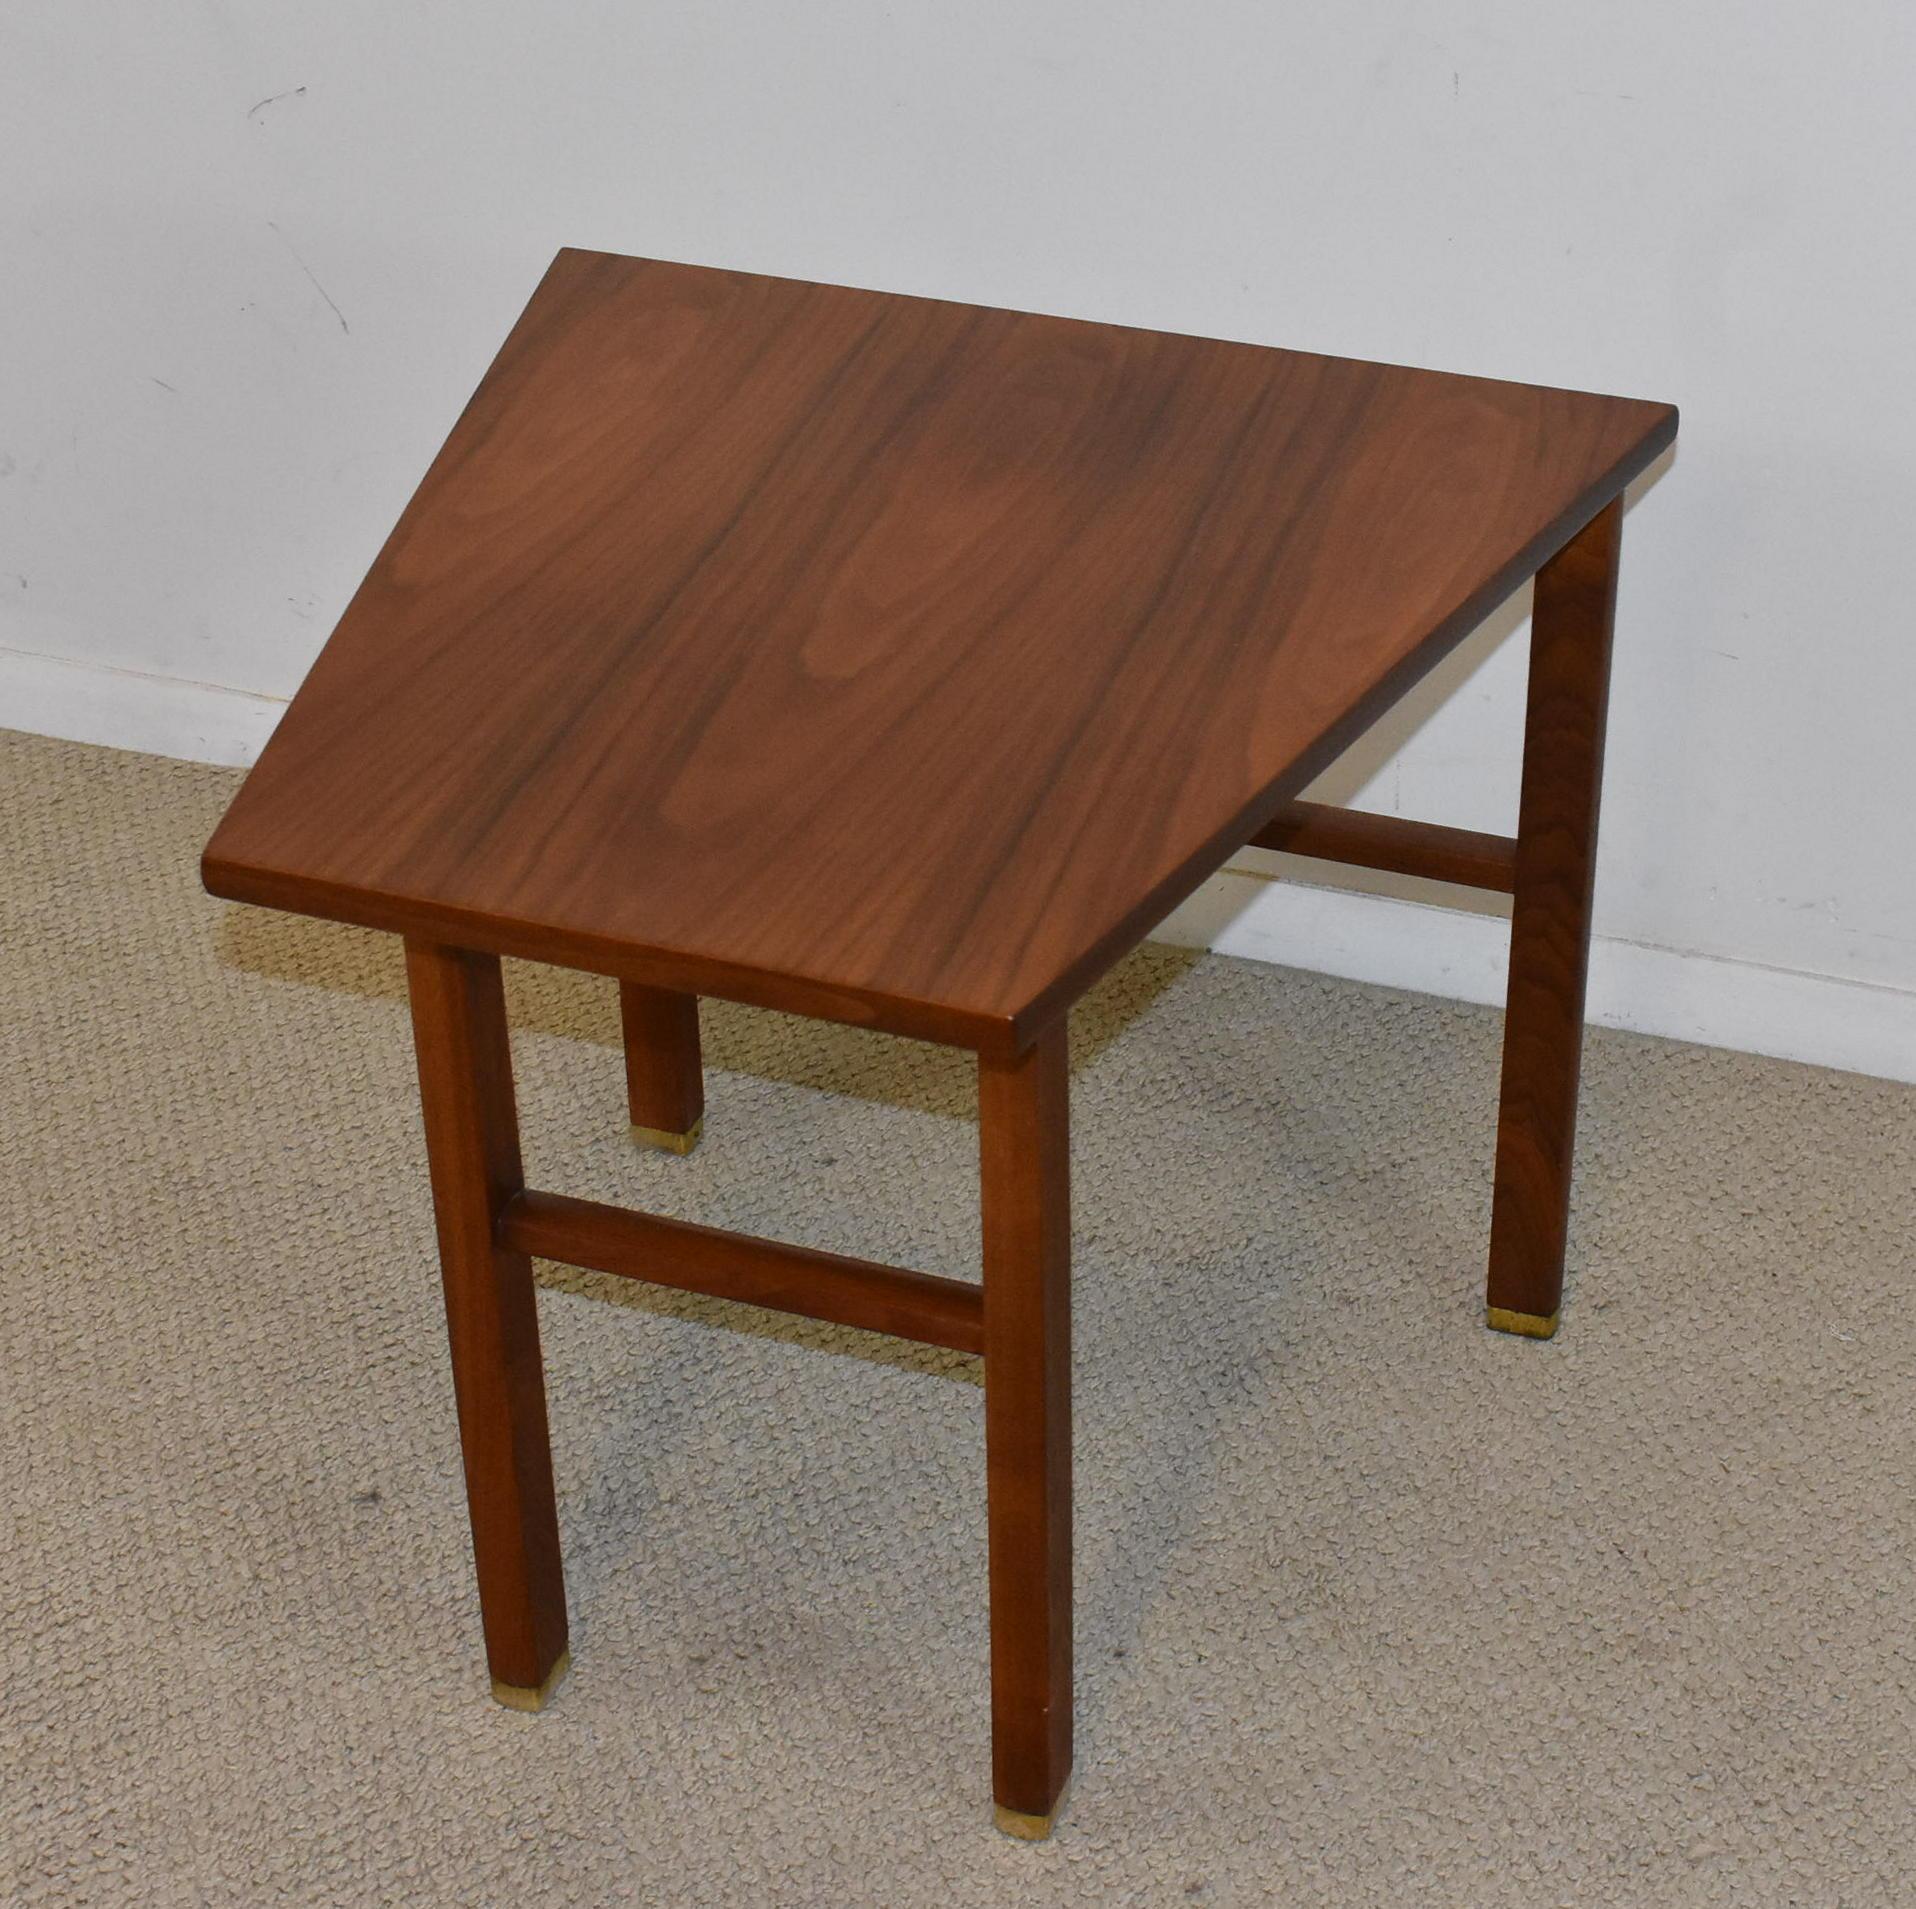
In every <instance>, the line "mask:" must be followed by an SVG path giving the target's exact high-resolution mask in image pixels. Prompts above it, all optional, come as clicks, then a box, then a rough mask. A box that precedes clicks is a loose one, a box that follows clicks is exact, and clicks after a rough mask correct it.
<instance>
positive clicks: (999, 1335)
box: [978, 1023, 1071, 1837]
mask: <svg viewBox="0 0 1916 1909" xmlns="http://www.w3.org/2000/svg"><path fill="white" fill-rule="evenodd" d="M1065 1054H1066V1042H1065V1029H1064V1026H1063V1024H1062V1023H1060V1024H1059V1025H1057V1026H1055V1027H1054V1028H1053V1029H1052V1030H1051V1031H1050V1032H1049V1033H1047V1034H1045V1035H1044V1036H1042V1037H1041V1038H1040V1039H1039V1041H1038V1042H1037V1043H1036V1045H1034V1046H1033V1047H1031V1048H1030V1049H1028V1050H1027V1051H1026V1052H1025V1053H1024V1054H1022V1055H1020V1056H1019V1057H1018V1058H1017V1059H1015V1060H1011V1061H994V1060H981V1061H980V1064H979V1107H978V1111H979V1133H980V1155H981V1165H982V1192H983V1200H984V1307H985V1467H986V1475H987V1492H988V1498H989V1522H990V1543H991V1762H992V1786H993V1793H994V1795H995V1797H996V1800H997V1806H998V1816H997V1820H998V1826H999V1828H1000V1829H1003V1830H1005V1831H1006V1832H1007V1833H1008V1834H1010V1835H1014V1836H1022V1837H1041V1836H1047V1835H1049V1834H1050V1831H1051V1823H1052V1819H1053V1816H1054V1814H1055V1812H1056V1810H1057V1807H1058V1800H1059V1798H1060V1796H1061V1795H1062V1794H1063V1792H1064V1786H1065V1779H1066V1778H1067V1777H1068V1776H1069V1775H1070V1773H1071V1177H1070V1110H1069V1088H1068V1082H1067V1072H1066V1060H1065Z"/></svg>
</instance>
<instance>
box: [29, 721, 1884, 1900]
mask: <svg viewBox="0 0 1916 1909" xmlns="http://www.w3.org/2000/svg"><path fill="white" fill-rule="evenodd" d="M235 781H236V777H235V776H234V775H233V774H232V773H231V772H228V771H223V770H216V769H205V768H198V767H192V766H187V765H183V764H177V763H169V762H162V761H158V760H154V759H150V758H146V757H140V756H133V755H126V754H118V753H114V752H110V751H105V750H97V749H87V748H81V747H77V746H74V745H70V744H62V743H54V742H48V741H44V740H39V739H35V738H29V737H24V736H19V737H15V736H8V737H5V738H0V938H3V941H4V960H0V1096H3V1098H0V1149H3V1150H4V1151H3V1152H0V1160H4V1177H3V1178H0V1295H3V1305H0V1312H3V1313H4V1318H5V1322H6V1330H5V1333H4V1338H3V1340H0V1518H3V1519H4V1531H0V1680H3V1689H0V1901H4V1902H5V1903H7V1904H10V1905H22V1906H25V1905H42V1904H61V1905H67V1904H119V1903H137V1904H142V1905H172V1904H181V1905H186V1904H193V1905H199V1904H221V1905H223V1904H235V1905H239V1904H244V1905H255V1904H263V1903H313V1904H361V1903H392V1904H406V1905H416V1904H459V1905H491V1904H501V1905H503V1904H514V1905H517V1904H584V1905H597V1904H607V1903H622V1902H632V1903H658V1904H674V1905H676V1904H705V1903H725V1904H751V1905H759V1904H766V1905H785V1904H812V1903H819V1904H867V1903H869V1904H883V1905H906V1904H937V1905H965V1904H992V1905H999V1904H1024V1903H1032V1904H1067V1903H1070V1904H1076V1903H1095V1904H1134V1903H1135V1904H1159V1903H1171V1904H1180V1903H1200V1904H1263V1903H1281V1904H1285V1905H1313V1904H1337V1905H1344V1904H1379V1903H1389V1904H1393V1905H1396V1904H1426V1903H1428V1904H1463V1905H1473V1906H1474V1909H1493V1906H1495V1905H1504V1904H1511V1905H1518V1904H1521V1905H1524V1909H1537V1906H1538V1905H1550V1904H1574V1905H1578V1909H1587V1905H1593V1904H1611V1903H1615V1904H1629V1905H1633V1909H1645V1906H1647V1905H1659V1904H1681V1905H1686V1906H1698V1905H1712V1904H1726V1905H1729V1904H1734V1905H1739V1906H1744V1905H1749V1904H1753V1903H1760V1904H1786V1903H1802V1904H1817V1905H1831V1904H1839V1903H1840V1904H1848V1905H1866V1904H1869V1905H1873V1904H1900V1903H1907V1902H1909V1901H1911V1900H1912V1899H1916V1782H1913V1781H1912V1777H1911V1759H1912V1746H1913V1745H1916V1652H1913V1651H1912V1647H1911V1635H1912V1618H1911V1609H1912V1598H1913V1593H1916V1584H1913V1583H1912V1568H1911V1566H1912V1540H1913V1539H1916V1497H1913V1496H1912V1493H1911V1490H1910V1479H1911V1476H1912V1474H1913V1473H1916V1423H1913V1420H1916V1384H1913V1383H1912V1379H1913V1378H1916V1311H1913V1310H1912V1309H1911V1308H1910V1307H1909V1305H1908V1304H1907V1300H1908V1296H1909V1288H1910V1286H1911V1283H1912V1240H1913V1239H1916V1095H1912V1093H1911V1091H1910V1090H1909V1089H1907V1088H1902V1087H1897V1086H1892V1085H1888V1084H1885V1083H1882V1082H1878V1081H1872V1080H1866V1079H1860V1078H1855V1077H1851V1076H1844V1075H1838V1074H1830V1073H1822V1072H1818V1071H1815V1070H1813V1069H1809V1068H1803V1067H1795V1066H1788V1065H1784V1064H1781V1063H1777V1062H1771V1061H1762V1060H1755V1059H1750V1058H1747V1057H1742V1056H1737V1055H1732V1054H1723V1053H1713V1052H1707V1051H1704V1050H1701V1049H1695V1048H1687V1047H1682V1046H1676V1045H1672V1044H1668V1043H1663V1042H1657V1041H1651V1040H1645V1039H1639V1038H1635V1037H1630V1036H1623V1035H1617V1034H1609V1033H1596V1034H1594V1035H1593V1036H1592V1037H1591V1040H1590V1043H1589V1058H1588V1068H1587V1074H1586V1088H1585V1101H1584V1144H1583V1149H1582V1155H1581V1160H1580V1183H1579V1192H1578V1201H1577V1212H1576V1222H1575V1228H1574V1235H1573V1242H1572V1264H1573V1267H1574V1269H1575V1270H1574V1272H1573V1276H1572V1284H1571V1288H1570V1292H1569V1296H1568V1301H1567V1304H1566V1308H1565V1314H1564V1329H1563V1333H1562V1335H1561V1337H1560V1338H1559V1339H1558V1340H1557V1341H1556V1342H1555V1343H1553V1344H1550V1345H1538V1344H1533V1343H1527V1342H1522V1341H1517V1340H1513V1339H1508V1338H1503V1337H1499V1336H1496V1335H1493V1334H1490V1333H1487V1332H1486V1331H1484V1330H1483V1328H1482V1326H1481V1325H1480V1324H1479V1308H1480V1304H1481V1295H1480V1281H1481V1270H1482V1262H1483V1255H1484V1243H1485V1234H1486V1225H1487V1218H1488V1209H1489V1171H1490V1159H1491V1140H1492V1131H1493V1107H1494V1096H1495V1088H1496V1068H1497V1053H1498V1039H1499V1031H1500V1024H1499V1019H1498V1017H1497V1016H1496V1015H1495V1014H1492V1013H1488V1012H1483V1011H1479V1010H1475V1009H1468V1008H1460V1007H1454V1006H1449V1005H1445V1004H1442V1003H1438V1002H1433V1001H1429V1000H1421V999H1415V998H1411V997H1408V996H1400V995H1394V994H1389V993H1385V992H1382V991H1379V990H1375V989H1367V988H1363V987H1358V986H1353V985H1349V984H1345V983H1332V982H1328V981H1325V980H1321V979H1317V978H1314V977H1312V976H1309V975H1305V974H1300V973H1293V972H1288V971H1285V970H1281V969H1273V968H1269V967H1263V966H1256V965H1252V964H1249V963H1244V962H1238V961H1231V960H1225V959H1221V958H1216V957H1204V958H1201V959H1200V958H1193V957H1190V956H1188V955H1184V954H1180V953H1175V952H1170V951H1165V950H1155V949H1147V950H1146V951H1144V952H1142V953H1140V954H1139V955H1137V956H1136V957H1135V958H1133V959H1132V960H1130V961H1129V962H1127V963H1125V964H1124V965H1123V966H1122V967H1121V968H1120V969H1119V970H1118V971H1117V972H1116V973H1115V974H1114V975H1112V976H1111V977H1110V979H1109V980H1108V981H1107V983H1106V984H1105V985H1104V986H1103V987H1102V988H1101V989H1100V990H1099V991H1098V992H1097V994H1096V996H1095V997H1094V998H1093V999H1092V1000H1091V1001H1090V1002H1088V1003H1087V1004H1086V1005H1085V1006H1084V1007H1083V1009H1082V1010H1081V1011H1080V1012H1079V1014H1078V1015H1077V1016H1076V1017H1075V1021H1074V1026H1073V1062H1074V1076H1073V1089H1074V1095H1075V1112H1076V1123H1075V1133H1074V1171H1075V1176H1076V1179H1075V1184H1076V1255H1077V1257H1076V1306H1077V1311H1076V1321H1077V1352H1076V1378H1077V1462H1078V1474H1077V1476H1078V1506H1079V1509H1078V1524H1077V1531H1078V1541H1077V1555H1078V1574H1077V1584H1078V1617H1077V1639H1078V1657H1079V1676H1078V1717H1079V1749H1078V1759H1077V1773H1076V1776H1075V1778H1074V1781H1073V1784H1072V1789H1071V1794H1070V1798H1069V1801H1068V1807H1067V1812H1066V1814H1065V1816H1064V1818H1063V1820H1062V1822H1061V1824H1060V1827H1059V1830H1058V1833H1057V1835H1056V1837H1055V1838H1054V1839H1053V1841H1052V1842H1050V1843H1049V1844H1047V1845H1043V1846H1025V1845H1019V1844H1014V1843H1011V1842H1008V1841H1006V1840H1005V1839H1003V1838H1001V1837H999V1836H998V1835H997V1834H996V1833H995V1832H994V1831H993V1829H992V1827H991V1815H990V1808H989V1760H988V1752H987V1740H986V1726H987V1715H986V1682H985V1571H984V1556H985V1553H984V1477H983V1467H982V1455H981V1449H982V1448H981V1437H982V1416H983V1415H982V1392H981V1386H980V1368H979V1366H978V1364H977V1362H976V1361H973V1360H970V1359H967V1358H963V1357H960V1356H957V1355H951V1354H942V1353H936V1352H929V1351H921V1350H917V1349H913V1348H911V1347H908V1346H902V1345H899V1344H896V1343H893V1342H889V1341H885V1340H881V1339H878V1338H874V1337H869V1336H866V1335H861V1334H857V1333H852V1332H847V1331H839V1330H834V1329H828V1328H824V1327H815V1326H811V1325H808V1324H805V1323H802V1322H796V1321H790V1320H786V1319H783V1318H780V1317H777V1316H775V1315H770V1314H766V1313H759V1312H752V1311H747V1310H744V1309H740V1308H734V1307H727V1306H724V1305H720V1304H717V1303H713V1302H705V1301H700V1300H697V1299H691V1298H682V1297H677V1296H673V1295H669V1294H665V1293H663V1292H656V1291H653V1290H650V1289H642V1288H638V1287H634V1286H630V1285H626V1284H623V1283H621V1282H617V1281H614V1280H611V1279H602V1278H598V1277H594V1276H589V1275H582V1274H576V1273H570V1272H565V1271H561V1270H558V1269H553V1268H541V1272H540V1278H541V1300H540V1305H541V1318H542V1323H543V1328H544V1333H545V1347H546V1361H547V1370H548V1375H549V1379H548V1382H549V1386H550V1394H551V1413H552V1424H553V1437H554V1444H555V1450H556V1462H557V1469H558V1480H559V1497H560V1508H561V1518H562V1523H563V1527H564V1532H565V1539H566V1545H567V1568H568V1579H569V1588H570V1600H571V1610H572V1625H573V1649H574V1667H573V1671H572V1674H571V1677H570V1679H569V1680H568V1681H567V1683H566V1684H565V1685H564V1686H563V1688H562V1690H561V1692H560V1694H559V1696H558V1698H557V1700H556V1701H555V1703H554V1704H553V1706H552V1707H551V1708H550V1709H549V1710H548V1711H547V1712H545V1713H544V1714H543V1715H542V1716H538V1717H527V1716H521V1715H517V1714H514V1713H512V1712H510V1711H507V1710H503V1709H501V1708H499V1707H498V1706H496V1705H495V1704H493V1703H492V1702H491V1701H489V1699H488V1697H487V1694H486V1675H485V1669H484V1662H483V1657H482V1654H481V1650H480V1642H479V1625H478V1608H477V1602H476V1597H475V1593H474V1588H473V1581H472V1573H471V1566H470V1559H469V1553H468V1549H467V1539H466V1530H465V1511H464V1505H463V1500H462V1493H461V1482H460V1470H459V1453H458V1445H457V1439H456V1432H455V1426H454V1419H453V1404H452V1392H451V1385H450V1381H449V1377H448V1372H447V1365H446V1357H445V1348H444V1339H443V1327H442V1322H441V1316H440V1311H439V1297H438V1291H437V1277H436V1271H435V1263H434V1257H433V1246H432V1227H431V1216H430V1211H429V1207H428V1200H427V1189H426V1178H425V1173H424V1170H423V1164H422V1155H421V1145H420V1136H419V1130H418V1123H417V1115H416V1112H415V1103H414V1087H413V1079H412V1059H411V1053H410V1048H409V1045H408V1037H407V1026H406V1017H405V1008H404V1001H403V994H402V974H401V963H400V959H399V949H398V946H397V944H396V943H394V942H392V941H391V940H390V939H387V938H384V937H378V936H373V935H368V934H361V933H357V932H354V931H351V930H346V929H342V928H337V927H331V926H326V925H322V924H318V923H310V922H300V921H295V920H292V919H290V918H286V917H277V916H269V915H265V914H260V913H256V912H252V911H247V910H229V909H226V908H224V907H222V906H220V905H219V904H216V903H214V902H211V901H209V900H208V899H206V897H204V896H203V895H202V894H201V893H200V891H199V888H198V885H197V877H196V861H197V856H198V852H199V848H200V845H201V843H202V841H203V839H204V838H205V836H206V834H207V832H208V831H209V830H210V829H211V827H212V825H213V822H214V820H215V818H216V816H217V815H218V812H219V810H220V808H221V806H222V803H223V802H224V800H225V799H226V797H227V795H228V793H229V792H230V791H231V789H232V788H233V786H234V784H235ZM510 986H511V990H512V1001H513V1009H514V1015H515V1048H516V1053H517V1058H518V1066H519V1074H520V1090H521V1102H522V1106H521V1112H522V1119H523V1123H524V1128H525V1135H526V1145H527V1154H528V1169H529V1172H530V1175H531V1177H532V1178H533V1180H534V1182H535V1183H536V1184H541V1185H545V1186H550V1187H553V1188H556V1189H560V1190H565V1191H572V1192H578V1193H583V1194H587V1195H590V1196H592V1197H596V1198H599V1199H606V1200H619V1201H623V1202H626V1203H628V1204H632V1205H636V1206H641V1207H648V1208H653V1209H657V1210H660V1211H664V1212H669V1213H674V1214H679V1215H683V1216H686V1217H689V1218H694V1219H700V1220H707V1221H713V1222H716V1223H719V1224H723V1225H728V1226H734V1227H740V1228H744V1229H748V1230H751V1231H756V1232H764V1233H767V1234H773V1235H777V1236H779V1237H782V1238H788V1239H796V1240H803V1241H806V1242H809V1243H813V1244H820V1245H828V1246H833V1247H837V1248H840V1249H843V1250H846V1251H850V1252H854V1253H858V1254H862V1255H866V1256H869V1257H874V1258H879V1259H892V1260H896V1261H900V1262H903V1263H909V1264H915V1265H919V1266H923V1267H925V1268H928V1269H930V1270H932V1271H936V1272H945V1273H952V1274H958V1275H963V1276H973V1266H974V1261H975V1256H976V1252H977V1225H976V1215H975V1201H976V1191H977V1182H976V1131H975V1126H974V1118H975V1113H974V1094H973V1082H972V1078H971V1073H970V1070H969V1068H968V1066H967V1065H966V1063H965V1061H964V1060H963V1058H962V1057H960V1056H957V1055H954V1054H951V1053H947V1052H943V1051H940V1050H936V1049H932V1048H929V1047H924V1046H919V1045H916V1044H913V1043H909V1042H902V1041H895V1040H889V1039H884V1038H880V1037H876V1036H870V1035H860V1034H856V1033H853V1032H850V1031H848V1030H844V1029H839V1028H834V1027H827V1026H823V1025H820V1024H817V1023H810V1022H801V1021H796V1020H788V1019H785V1018H782V1017H779V1016H775V1015H770V1014H764V1013H757V1012H752V1011H749V1010H745V1009H740V1008H734V1007H730V1006H727V1005H724V1004H722V1003H721V1004H708V1005H707V1008H706V1020H705V1027H706V1036H707V1041H708V1047H709V1058H710V1062H711V1076H710V1109H709V1113H708V1118H707V1125H706V1139H705V1143H704V1145H703V1146H702V1147H701V1149H700V1150H699V1151H698V1153H696V1154H695V1155H694V1156H693V1157H692V1158H690V1159H688V1160H683V1161H681V1160H674V1159H669V1158H666V1157H664V1156H659V1155H652V1154H642V1153H636V1152H634V1151H633V1150H632V1149H631V1147H630V1146H629V1144H628V1143H627V1141H626V1139H625V1131H624V1113H623V1104H622V1099H621V1085H620V1057H619V1052H618V1047H617V1038H618V1034H617V1015H616V1006H615V998H614V992H613V989H612V987H611V984H610V983H607V982H603V981H599V980H595V979H593V978H591V977H586V976H579V975H569V974H563V973H556V972H552V971H546V970H537V969H531V968H517V969H514V970H512V971H511V974H510Z"/></svg>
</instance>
